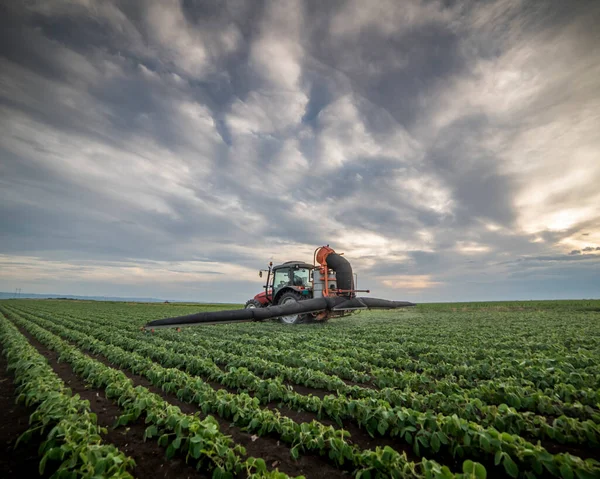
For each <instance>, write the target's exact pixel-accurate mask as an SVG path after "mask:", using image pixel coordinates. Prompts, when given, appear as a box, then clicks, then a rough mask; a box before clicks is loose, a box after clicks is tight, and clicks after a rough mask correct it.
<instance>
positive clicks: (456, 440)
mask: <svg viewBox="0 0 600 479" xmlns="http://www.w3.org/2000/svg"><path fill="white" fill-rule="evenodd" d="M41 321H42V322H43V321H44V320H41ZM48 327H51V325H50V324H49V325H48ZM55 327H56V328H57V330H59V331H60V334H62V335H68V336H69V337H71V338H73V339H74V340H75V341H78V342H80V343H81V344H93V346H92V347H93V348H94V349H97V344H96V342H94V340H93V339H92V338H91V337H90V336H88V335H86V334H82V333H77V332H75V331H73V330H69V329H68V328H64V327H63V326H55ZM113 339H114V341H115V342H118V341H121V340H120V339H119V337H118V334H117V333H115V334H114V338H113ZM129 347H130V348H131V350H132V351H136V352H141V353H142V354H143V355H151V356H152V357H154V358H157V357H162V360H163V361H164V362H165V364H167V365H169V364H170V361H171V359H170V358H172V357H173V355H174V354H175V353H173V352H170V351H168V350H166V349H164V348H157V347H153V346H146V345H144V344H143V343H141V342H138V344H137V345H136V344H135V343H133V342H132V343H131V344H130V345H129ZM102 348H104V349H108V348H107V347H106V346H102ZM119 349H120V348H119ZM119 353H120V355H121V356H122V357H124V356H125V355H127V354H128V355H129V359H128V360H127V361H129V362H131V361H134V362H135V361H137V362H138V365H137V366H136V369H139V370H144V369H147V368H149V367H154V366H150V363H148V360H147V359H145V357H144V356H139V355H137V354H132V353H126V352H125V351H123V350H122V349H120V351H119ZM179 356H183V355H179ZM183 357H184V356H183ZM178 359H179V360H182V357H178ZM192 359H193V358H192ZM111 360H112V359H111ZM238 372H239V373H240V374H238ZM169 374H170V385H171V387H172V388H173V390H179V392H178V394H180V395H182V396H185V394H186V393H185V391H186V386H187V384H188V382H189V380H190V379H192V380H194V378H190V376H188V375H187V374H186V373H184V372H183V371H177V372H174V371H172V370H171V371H170V372H169ZM228 374H230V376H229V377H230V378H233V377H235V378H237V380H238V381H246V379H244V376H245V375H247V374H246V371H232V372H230V373H228ZM196 381H200V380H199V378H198V379H196ZM269 386H270V388H269ZM276 386H277V384H276V382H272V383H270V384H267V385H265V389H260V388H257V391H262V394H267V395H268V394H273V395H277V394H278V391H279V389H278V388H277V387H276ZM279 386H281V384H279ZM290 394H292V395H293V394H294V393H293V392H292V391H290ZM240 396H243V395H240ZM295 398H296V400H301V398H302V397H298V395H296V397H295ZM309 399H310V401H319V398H309ZM306 405H307V406H308V405H309V404H306ZM321 407H323V408H325V409H326V408H328V407H337V408H339V409H340V410H342V411H347V412H346V413H347V414H352V417H353V418H354V419H356V420H357V421H358V422H359V424H363V425H366V424H368V423H369V422H371V421H372V420H373V419H375V424H376V427H377V428H378V429H379V428H382V429H383V432H385V431H387V430H390V431H391V435H394V436H397V437H399V438H401V439H403V440H405V441H406V442H408V443H413V445H414V446H415V450H416V452H417V453H420V452H421V450H425V451H432V452H434V453H435V452H438V451H447V452H450V453H452V454H453V455H455V456H459V457H460V456H463V455H467V456H472V457H483V458H484V459H486V458H488V460H491V459H493V460H494V461H495V462H496V463H500V462H502V464H503V466H504V469H505V471H506V472H507V473H508V474H509V475H512V476H516V475H518V471H519V468H518V465H517V463H518V464H519V465H521V468H522V469H524V470H525V472H529V471H534V472H535V473H536V474H542V473H544V471H548V472H550V473H552V474H554V475H557V476H559V475H560V474H561V473H562V472H561V469H562V470H570V471H575V472H576V473H578V474H579V475H580V476H581V477H585V475H586V474H588V473H589V474H592V475H593V474H595V473H597V472H598V467H597V463H595V461H592V460H587V461H583V460H582V459H580V458H576V457H574V456H570V455H567V454H556V455H552V454H549V453H548V452H547V451H546V450H545V449H544V448H542V447H541V446H539V445H538V446H536V445H533V444H531V443H529V442H527V441H526V440H524V439H523V438H521V437H519V436H516V435H510V434H507V433H499V432H498V431H496V430H495V429H493V428H483V427H482V426H480V425H478V424H475V423H472V422H468V421H466V420H464V419H460V418H458V417H457V416H456V415H453V416H442V415H438V416H435V415H433V414H431V413H419V412H416V411H412V410H410V409H407V408H397V409H395V410H390V408H389V405H386V404H385V403H382V402H377V401H372V402H371V403H370V404H369V403H368V402H362V403H361V402H360V401H356V400H348V399H347V398H345V397H342V396H340V397H338V398H336V397H334V396H331V397H328V398H326V400H324V401H323V403H322V405H321ZM380 432H381V431H380ZM515 461H516V462H515ZM590 477H592V476H590Z"/></svg>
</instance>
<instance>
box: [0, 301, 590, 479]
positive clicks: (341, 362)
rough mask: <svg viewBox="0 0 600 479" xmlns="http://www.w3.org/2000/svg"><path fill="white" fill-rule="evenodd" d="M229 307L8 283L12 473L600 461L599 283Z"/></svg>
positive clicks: (1, 431)
mask: <svg viewBox="0 0 600 479" xmlns="http://www.w3.org/2000/svg"><path fill="white" fill-rule="evenodd" d="M240 307H241V306H240ZM230 308H231V305H202V304H177V303H171V304H156V303H152V304H150V303H117V302H94V301H70V300H24V299H19V300H4V301H0V343H1V347H2V355H1V360H0V372H1V373H2V378H1V379H0V381H1V382H0V385H1V387H0V390H1V391H2V394H1V396H0V404H2V405H3V424H2V426H1V427H0V435H1V439H2V446H3V448H4V450H5V452H4V453H3V457H2V460H1V464H0V475H1V476H3V477H12V476H13V475H14V476H16V475H17V474H18V475H22V476H24V477H36V476H38V477H39V476H40V475H41V476H42V477H51V476H54V477H74V478H75V477H90V478H92V477H98V478H100V477H120V478H129V477H137V478H147V477H157V478H158V477H160V478H174V477H186V478H187V477H190V478H191V477H215V478H246V477H256V478H259V477H264V478H282V479H283V478H287V477H299V476H304V477H306V478H352V477H355V478H361V479H369V478H448V479H450V478H467V477H470V478H479V479H482V478H486V477H488V478H496V477H498V478H500V477H513V478H536V477H539V478H541V477H558V478H564V479H570V478H577V479H592V478H600V462H598V461H599V460H600V300H589V301H526V302H496V303H448V304H426V305H419V306H417V307H415V308H409V309H406V310H401V311H390V312H381V311H378V312H361V313H358V314H354V315H352V316H350V317H345V318H336V319H332V320H330V321H329V322H327V323H325V324H307V325H293V326H290V325H284V324H280V323H277V322H263V323H238V324H223V325H205V326H193V327H188V328H182V329H181V330H178V329H159V330H156V331H154V332H145V331H143V330H142V328H141V327H142V326H143V325H144V324H145V323H146V322H148V321H150V320H153V319H159V318H162V317H171V316H179V315H184V314H190V313H194V312H197V311H202V310H207V311H208V310H218V309H230Z"/></svg>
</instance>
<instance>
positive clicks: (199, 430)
mask: <svg viewBox="0 0 600 479" xmlns="http://www.w3.org/2000/svg"><path fill="white" fill-rule="evenodd" d="M11 319H12V320H13V321H14V322H15V323H17V324H18V325H19V326H21V327H23V328H25V329H26V330H27V331H28V332H29V333H30V334H32V335H33V336H34V337H35V338H36V339H37V340H39V341H40V342H41V343H42V344H44V345H45V346H47V347H49V348H50V349H52V350H55V351H56V352H57V353H58V354H59V359H60V360H61V361H65V362H67V363H69V364H70V365H71V366H72V368H73V370H74V372H75V373H76V374H78V375H81V376H82V377H83V378H84V379H85V380H86V381H87V382H89V383H90V384H91V385H92V386H93V387H103V388H105V391H106V395H107V397H108V398H110V399H113V400H115V401H116V402H117V403H118V404H119V406H120V407H121V409H122V410H123V414H122V415H121V416H120V417H119V419H118V420H117V424H116V425H117V426H122V425H126V424H129V423H131V422H133V421H136V420H137V419H138V418H139V417H141V416H145V422H146V424H147V425H148V427H147V428H146V432H145V438H152V437H156V438H158V442H159V444H160V445H161V446H164V447H166V455H167V458H170V457H172V456H174V455H175V454H182V455H185V459H186V461H188V462H193V463H195V465H196V467H197V469H204V470H211V471H212V473H213V477H214V478H221V477H222V478H227V477H232V475H233V474H235V475H241V474H245V476H246V477H249V478H271V479H287V478H288V476H287V475H286V474H284V473H282V472H279V471H277V470H274V471H268V470H267V467H266V464H265V462H264V461H263V460H262V459H257V458H253V457H250V458H247V459H244V456H245V454H246V451H245V449H244V448H243V447H242V446H240V445H235V444H234V443H233V441H232V440H231V439H230V438H229V437H228V436H225V435H223V434H222V433H221V432H220V430H219V425H218V423H217V422H216V421H215V419H214V418H213V417H212V416H207V417H206V418H205V419H203V420H200V418H199V417H198V416H196V415H189V414H184V413H182V412H181V410H180V409H179V408H178V407H177V406H174V405H171V404H169V403H168V402H166V401H165V400H163V399H162V398H161V397H160V396H159V395H157V394H154V393H152V392H150V391H149V390H148V389H146V388H144V387H142V386H137V387H134V386H133V382H132V381H131V380H130V379H129V378H127V376H126V375H125V374H124V373H123V372H122V371H119V370H116V369H113V368H110V367H108V366H106V365H104V364H102V363H101V362H100V361H97V360H94V359H92V358H90V357H89V356H87V355H85V354H83V353H81V351H79V350H78V349H77V348H75V347H73V346H71V345H70V344H69V343H67V342H65V341H64V340H62V339H61V338H60V337H58V336H56V335H54V334H52V333H50V332H49V331H47V330H45V329H43V328H41V327H39V326H37V325H35V324H33V323H30V322H27V321H25V320H23V319H21V318H18V317H15V316H12V318H11ZM17 334H20V333H18V332H17ZM21 336H22V335H21Z"/></svg>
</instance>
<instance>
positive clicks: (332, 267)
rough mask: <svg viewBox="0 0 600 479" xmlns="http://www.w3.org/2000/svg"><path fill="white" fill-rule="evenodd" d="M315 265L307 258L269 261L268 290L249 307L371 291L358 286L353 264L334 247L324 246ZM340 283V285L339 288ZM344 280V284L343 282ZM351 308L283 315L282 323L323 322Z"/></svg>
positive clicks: (251, 300) (319, 251)
mask: <svg viewBox="0 0 600 479" xmlns="http://www.w3.org/2000/svg"><path fill="white" fill-rule="evenodd" d="M313 261H314V264H309V263H305V262H304V261H286V262H285V263H282V264H280V265H277V266H273V263H269V268H268V269H266V270H261V271H260V272H259V276H260V277H261V278H262V276H263V272H266V273H267V281H266V282H265V283H266V284H265V286H264V288H265V290H264V291H262V292H260V293H258V294H257V295H256V296H254V298H252V299H250V300H248V302H246V306H245V307H246V308H247V309H251V308H264V307H267V306H272V305H285V304H290V303H295V302H297V301H302V300H306V299H313V298H319V297H332V296H347V297H350V296H352V297H353V296H354V295H355V294H354V293H356V292H358V291H363V292H367V293H369V290H357V289H354V277H353V274H352V267H351V266H350V263H349V262H348V261H347V260H346V259H345V258H343V257H342V255H340V254H337V253H336V252H335V251H334V250H333V249H332V248H330V247H329V245H327V246H321V247H319V248H317V249H316V250H315V252H314V255H313ZM338 283H339V284H340V287H341V289H340V288H338ZM342 283H343V284H342ZM344 314H348V313H347V311H340V312H338V313H336V314H333V313H332V312H329V314H323V313H308V314H290V315H287V316H280V317H279V320H280V321H281V322H282V323H287V324H298V323H302V322H308V321H311V320H317V321H323V320H326V319H329V318H330V317H331V316H343V315H344Z"/></svg>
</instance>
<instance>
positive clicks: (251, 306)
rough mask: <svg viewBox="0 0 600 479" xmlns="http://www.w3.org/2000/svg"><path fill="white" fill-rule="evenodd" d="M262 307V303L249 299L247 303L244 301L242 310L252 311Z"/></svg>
mask: <svg viewBox="0 0 600 479" xmlns="http://www.w3.org/2000/svg"><path fill="white" fill-rule="evenodd" d="M262 307H263V305H262V303H260V302H259V301H256V300H255V299H250V300H248V301H246V306H244V309H254V308H262Z"/></svg>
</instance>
